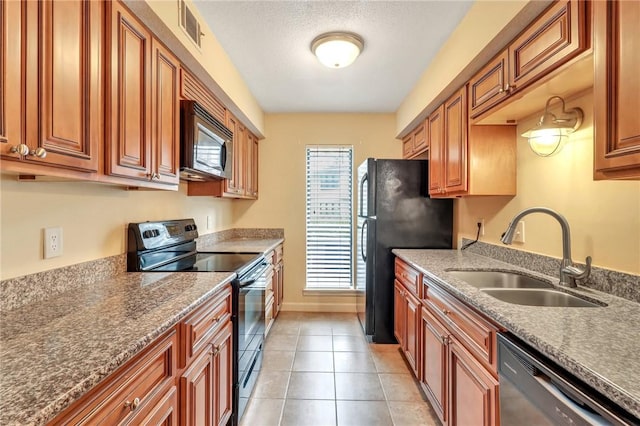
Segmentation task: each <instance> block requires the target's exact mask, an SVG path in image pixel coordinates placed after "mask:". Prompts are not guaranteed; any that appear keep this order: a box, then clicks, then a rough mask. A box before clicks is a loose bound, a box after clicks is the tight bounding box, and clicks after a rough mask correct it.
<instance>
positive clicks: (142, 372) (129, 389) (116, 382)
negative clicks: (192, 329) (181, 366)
mask: <svg viewBox="0 0 640 426" xmlns="http://www.w3.org/2000/svg"><path fill="white" fill-rule="evenodd" d="M176 347H177V334H176V331H175V330H172V331H171V332H170V334H169V335H167V336H166V337H165V338H163V339H161V340H160V342H158V343H157V344H155V345H153V346H152V347H151V348H149V349H148V350H146V351H145V352H144V353H143V354H141V355H139V356H138V357H136V358H134V359H133V360H132V361H130V362H128V363H127V364H125V366H123V367H122V368H121V369H120V370H118V371H117V372H116V373H114V374H113V375H111V376H109V378H108V379H107V380H106V381H105V382H103V383H102V384H100V385H98V388H96V390H95V391H91V392H90V393H89V394H88V395H87V397H86V398H83V399H81V400H80V401H79V403H78V404H76V405H74V406H72V407H71V408H70V409H69V410H67V412H66V413H63V415H61V416H59V417H58V418H56V419H55V420H54V421H53V422H52V424H54V425H61V424H73V425H95V424H105V425H115V424H121V423H124V422H129V421H131V420H132V419H133V417H134V416H138V413H139V412H140V411H143V410H147V409H148V408H149V407H151V406H152V405H154V404H155V403H156V402H157V400H158V397H159V395H161V394H162V393H164V392H166V389H167V388H168V387H170V386H172V384H173V374H174V372H175V369H176V368H175V363H176Z"/></svg>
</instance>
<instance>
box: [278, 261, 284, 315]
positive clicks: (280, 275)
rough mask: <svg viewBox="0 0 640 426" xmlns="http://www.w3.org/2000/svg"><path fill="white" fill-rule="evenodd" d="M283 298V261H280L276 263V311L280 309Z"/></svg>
mask: <svg viewBox="0 0 640 426" xmlns="http://www.w3.org/2000/svg"><path fill="white" fill-rule="evenodd" d="M283 300H284V262H282V261H280V263H279V264H278V299H277V300H276V302H277V304H278V307H277V309H276V310H277V311H278V312H280V309H282V301H283Z"/></svg>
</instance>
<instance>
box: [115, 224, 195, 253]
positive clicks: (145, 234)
mask: <svg viewBox="0 0 640 426" xmlns="http://www.w3.org/2000/svg"><path fill="white" fill-rule="evenodd" d="M128 234H129V235H128V237H129V241H128V244H127V245H128V251H142V250H150V249H156V248H160V247H166V246H168V245H173V244H179V243H185V242H190V241H193V240H195V239H196V238H198V227H197V226H196V224H195V222H194V220H193V219H179V220H167V221H162V222H141V223H130V224H129V232H128Z"/></svg>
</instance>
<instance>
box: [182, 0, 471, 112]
mask: <svg viewBox="0 0 640 426" xmlns="http://www.w3.org/2000/svg"><path fill="white" fill-rule="evenodd" d="M194 3H195V5H196V7H197V8H198V10H199V11H200V13H201V14H202V15H203V16H204V18H205V20H206V21H207V24H208V25H209V27H210V28H211V30H212V31H213V33H214V34H215V35H216V37H217V38H218V40H219V42H220V44H221V45H222V47H223V48H224V49H225V51H226V52H227V53H228V55H229V57H230V58H231V61H232V62H233V63H234V64H235V66H236V67H237V69H238V71H239V72H240V74H241V75H242V78H243V79H244V81H245V82H246V84H247V85H248V87H249V90H251V92H252V93H253V95H254V96H255V98H256V99H257V101H258V103H259V104H260V106H261V107H262V109H263V110H264V111H265V112H394V111H396V110H397V109H398V107H399V106H400V103H401V102H402V100H403V99H404V98H405V97H406V96H407V94H408V93H409V92H410V90H411V89H412V88H413V87H414V86H415V84H416V83H417V81H418V79H419V77H420V75H421V74H422V73H423V71H424V70H425V69H426V68H427V66H428V65H429V62H430V61H431V59H432V58H433V57H434V56H435V54H436V53H437V52H438V50H439V49H440V47H441V45H442V44H443V43H444V42H445V41H446V40H447V38H448V37H449V35H450V34H451V32H453V30H454V29H455V28H456V26H457V25H458V23H459V22H460V20H461V19H462V18H463V17H464V15H465V13H466V12H467V10H468V9H469V7H470V6H471V3H472V2H471V1H461V0H449V1H195V2H194ZM328 31H350V32H355V33H358V34H360V35H361V36H362V38H363V39H364V41H365V47H364V51H363V52H362V54H361V55H360V57H359V58H358V59H357V60H356V62H355V63H354V64H353V65H351V66H349V67H347V68H342V69H330V68H326V67H324V66H323V65H321V64H320V63H319V62H318V60H317V59H316V58H315V56H313V54H312V53H311V51H310V48H309V46H310V43H311V41H312V40H313V39H314V38H315V37H316V36H317V35H319V34H321V33H324V32H328Z"/></svg>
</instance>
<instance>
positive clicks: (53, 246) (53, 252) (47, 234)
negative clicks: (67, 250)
mask: <svg viewBox="0 0 640 426" xmlns="http://www.w3.org/2000/svg"><path fill="white" fill-rule="evenodd" d="M62 248H63V246H62V228H61V227H59V226H58V227H54V228H45V229H44V258H45V259H50V258H52V257H59V256H62Z"/></svg>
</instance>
